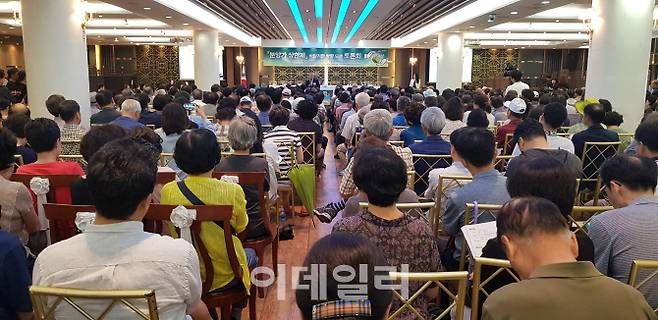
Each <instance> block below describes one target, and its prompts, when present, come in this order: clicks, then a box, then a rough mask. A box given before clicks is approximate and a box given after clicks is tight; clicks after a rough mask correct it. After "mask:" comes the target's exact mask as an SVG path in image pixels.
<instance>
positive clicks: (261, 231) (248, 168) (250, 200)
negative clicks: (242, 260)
mask: <svg viewBox="0 0 658 320" xmlns="http://www.w3.org/2000/svg"><path fill="white" fill-rule="evenodd" d="M257 140H258V129H257V128H256V123H255V122H254V120H253V119H251V118H249V117H245V116H242V117H237V118H235V120H233V122H231V124H230V126H229V129H228V141H229V143H230V144H231V148H232V149H233V151H234V152H233V154H232V155H229V156H227V157H223V158H222V159H221V160H220V161H219V164H218V165H217V166H216V167H215V171H222V172H264V173H265V188H264V190H265V192H268V190H269V192H268V194H269V195H270V196H271V195H276V185H277V182H276V176H275V175H273V171H270V168H269V165H268V163H267V161H266V160H265V159H263V158H260V157H255V156H252V155H251V154H250V153H249V150H250V149H251V147H253V146H254V143H256V141H257ZM242 189H243V190H244V193H245V196H246V199H247V215H249V225H248V226H247V239H255V238H258V237H262V236H264V235H265V234H266V230H265V223H264V222H263V217H262V216H261V212H260V203H259V201H258V200H259V198H258V196H259V194H258V188H257V186H255V185H249V186H246V185H243V186H242ZM272 189H274V190H272Z"/></svg>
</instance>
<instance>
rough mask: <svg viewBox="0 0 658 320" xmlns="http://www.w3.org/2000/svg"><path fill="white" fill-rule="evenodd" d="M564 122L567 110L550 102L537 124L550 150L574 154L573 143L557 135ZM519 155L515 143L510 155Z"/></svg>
mask: <svg viewBox="0 0 658 320" xmlns="http://www.w3.org/2000/svg"><path fill="white" fill-rule="evenodd" d="M565 120H567V108H565V107H564V105H563V104H562V103H560V102H551V103H549V104H547V105H546V106H544V111H543V113H542V115H541V116H540V117H539V123H541V125H542V127H543V128H544V131H546V141H547V142H548V145H549V146H550V147H551V149H561V150H564V151H568V152H570V153H574V146H573V142H571V140H569V139H568V138H565V137H561V136H558V135H557V130H558V129H559V128H560V127H562V124H563V123H564V121H565ZM520 154H521V150H520V149H519V144H518V143H517V144H516V146H514V151H512V155H513V156H518V155H520ZM577 156H578V155H577Z"/></svg>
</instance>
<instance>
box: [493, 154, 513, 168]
mask: <svg viewBox="0 0 658 320" xmlns="http://www.w3.org/2000/svg"><path fill="white" fill-rule="evenodd" d="M512 159H514V156H502V155H501V156H496V160H495V162H494V165H495V168H496V170H498V171H500V172H505V171H507V165H508V164H509V162H510V160H512Z"/></svg>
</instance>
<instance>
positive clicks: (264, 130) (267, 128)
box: [261, 124, 272, 133]
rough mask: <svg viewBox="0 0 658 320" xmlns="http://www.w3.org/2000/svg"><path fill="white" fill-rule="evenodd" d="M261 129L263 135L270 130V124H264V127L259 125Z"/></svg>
mask: <svg viewBox="0 0 658 320" xmlns="http://www.w3.org/2000/svg"><path fill="white" fill-rule="evenodd" d="M261 127H262V128H263V133H265V132H268V131H270V130H272V125H271V124H264V125H261Z"/></svg>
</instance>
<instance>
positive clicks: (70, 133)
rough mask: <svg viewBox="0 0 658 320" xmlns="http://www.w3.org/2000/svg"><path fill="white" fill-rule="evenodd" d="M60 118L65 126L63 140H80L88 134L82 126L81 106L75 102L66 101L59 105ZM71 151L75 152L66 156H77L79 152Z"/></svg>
mask: <svg viewBox="0 0 658 320" xmlns="http://www.w3.org/2000/svg"><path fill="white" fill-rule="evenodd" d="M59 116H60V117H61V118H62V120H64V126H63V127H62V129H61V130H62V137H61V139H62V140H80V139H81V138H82V136H84V135H85V133H86V132H87V130H85V129H84V128H83V127H82V126H81V125H80V123H81V122H82V116H81V115H80V105H79V104H78V103H77V102H76V101H75V100H64V101H63V102H62V103H61V104H60V105H59ZM71 151H75V152H71V153H66V154H77V150H71Z"/></svg>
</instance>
